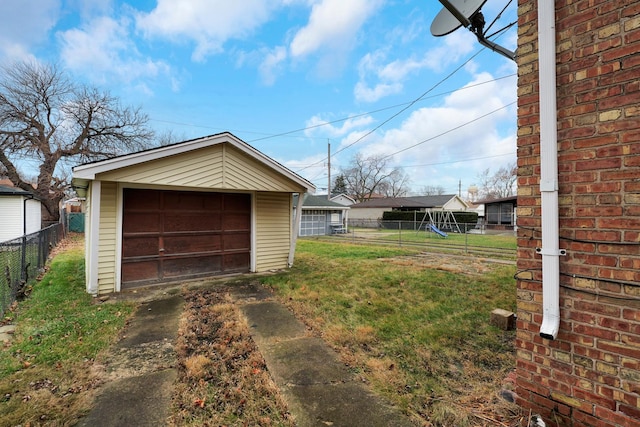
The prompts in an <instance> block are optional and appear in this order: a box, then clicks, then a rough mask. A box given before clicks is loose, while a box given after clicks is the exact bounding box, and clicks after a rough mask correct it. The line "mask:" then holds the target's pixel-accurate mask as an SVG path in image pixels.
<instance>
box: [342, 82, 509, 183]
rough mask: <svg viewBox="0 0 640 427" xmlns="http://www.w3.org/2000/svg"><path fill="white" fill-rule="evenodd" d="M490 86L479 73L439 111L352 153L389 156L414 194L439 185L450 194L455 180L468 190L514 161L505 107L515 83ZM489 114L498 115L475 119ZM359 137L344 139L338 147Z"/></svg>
mask: <svg viewBox="0 0 640 427" xmlns="http://www.w3.org/2000/svg"><path fill="white" fill-rule="evenodd" d="M492 80H493V76H492V75H491V74H489V73H479V74H477V75H476V76H474V78H473V80H472V81H470V82H469V83H468V84H467V85H465V86H464V87H463V88H462V89H460V90H457V91H455V92H454V93H452V94H451V95H449V96H447V97H446V98H445V99H444V102H443V104H442V105H440V106H434V107H425V108H420V109H418V110H415V111H414V112H413V113H411V115H410V116H409V117H408V118H406V120H404V121H403V122H402V123H401V124H400V125H399V126H398V127H396V128H394V129H388V130H385V131H382V130H378V131H376V132H375V133H372V134H371V135H367V136H366V138H364V139H363V140H362V141H360V142H359V143H358V144H357V145H354V146H353V147H354V149H356V150H358V151H361V152H363V153H366V155H367V156H370V155H381V156H392V157H391V159H392V164H394V165H398V166H402V167H405V168H406V171H407V172H409V173H410V174H411V175H412V177H414V179H413V185H414V187H416V188H419V187H420V186H421V185H428V184H432V185H440V183H442V185H443V186H444V187H445V188H446V189H447V190H448V191H452V188H453V187H452V186H454V187H455V186H457V180H458V179H463V181H464V185H467V186H468V185H470V184H471V183H472V181H473V179H474V178H475V177H476V176H477V174H478V173H480V172H481V171H482V170H484V169H486V168H491V169H492V170H495V169H497V168H498V167H500V166H502V165H505V164H506V163H508V162H509V161H514V160H515V150H516V135H515V121H516V111H515V106H510V107H505V106H506V105H507V104H510V103H512V102H513V101H515V86H516V79H515V78H510V79H508V80H501V81H497V82H496V81H492ZM483 82H488V83H485V84H480V83H483ZM502 107H505V108H502ZM494 110H498V111H496V112H495V113H493V114H490V115H488V116H487V117H484V118H481V117H482V116H485V115H487V114H488V113H491V112H492V111H494ZM504 128H507V129H508V132H506V133H505V132H504V130H503V129H504ZM365 133H366V131H364V130H360V131H357V132H352V133H350V134H349V135H347V136H346V137H345V138H344V139H343V140H342V143H341V146H342V147H347V146H349V145H350V144H351V143H353V142H354V141H356V140H357V139H358V138H360V137H362V136H363V135H364V134H365ZM403 150H404V151H403ZM349 153H353V151H349ZM471 159H478V160H471ZM418 166H419V167H418ZM445 177H447V179H448V181H446V182H445V181H443V179H444V178H445ZM425 180H426V181H425Z"/></svg>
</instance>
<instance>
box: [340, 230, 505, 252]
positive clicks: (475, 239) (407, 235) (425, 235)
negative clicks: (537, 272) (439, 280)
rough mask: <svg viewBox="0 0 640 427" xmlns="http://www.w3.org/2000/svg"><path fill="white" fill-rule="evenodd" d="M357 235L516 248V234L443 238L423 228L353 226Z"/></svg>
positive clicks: (443, 243)
mask: <svg viewBox="0 0 640 427" xmlns="http://www.w3.org/2000/svg"><path fill="white" fill-rule="evenodd" d="M351 231H352V232H353V233H354V234H355V235H356V236H357V237H365V238H366V237H367V236H371V235H373V236H375V238H376V239H380V240H384V241H389V242H397V241H402V242H405V243H416V244H420V243H430V242H431V243H437V244H438V245H444V246H464V245H469V246H473V247H478V248H494V249H510V250H511V249H512V250H513V251H514V252H515V250H516V248H517V239H516V236H515V235H513V234H511V235H503V234H473V233H449V232H447V237H446V238H443V237H441V236H438V235H437V234H436V233H433V232H427V231H424V230H421V231H414V230H393V229H384V228H380V229H371V228H355V229H352V230H351Z"/></svg>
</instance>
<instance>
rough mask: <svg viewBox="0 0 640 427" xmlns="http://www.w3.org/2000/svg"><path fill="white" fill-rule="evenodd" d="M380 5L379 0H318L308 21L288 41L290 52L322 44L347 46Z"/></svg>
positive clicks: (308, 50) (298, 52) (303, 51)
mask: <svg viewBox="0 0 640 427" xmlns="http://www.w3.org/2000/svg"><path fill="white" fill-rule="evenodd" d="M381 5H382V1H381V0H350V1H348V2H345V1H343V0H321V1H320V2H317V3H315V4H314V5H313V8H312V10H311V16H309V23H308V24H307V25H306V26H305V27H304V28H302V29H300V30H299V31H298V32H297V33H296V35H295V37H294V38H293V41H292V42H291V46H290V50H291V55H292V56H293V57H300V56H305V55H308V54H310V53H313V52H315V51H317V50H318V49H320V48H324V47H334V48H335V47H339V46H345V45H351V44H352V43H353V39H354V37H355V35H356V34H357V32H358V30H360V27H361V26H362V24H364V22H365V21H366V20H367V18H369V17H370V16H371V15H372V14H373V13H374V12H375V11H376V10H378V8H379V7H380V6H381Z"/></svg>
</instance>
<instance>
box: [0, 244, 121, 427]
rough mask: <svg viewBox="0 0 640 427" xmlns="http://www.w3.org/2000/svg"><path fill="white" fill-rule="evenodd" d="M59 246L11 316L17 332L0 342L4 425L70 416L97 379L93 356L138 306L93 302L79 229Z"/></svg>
mask: <svg viewBox="0 0 640 427" xmlns="http://www.w3.org/2000/svg"><path fill="white" fill-rule="evenodd" d="M61 246H62V250H61V251H60V252H59V253H58V255H56V256H55V258H54V259H53V260H52V261H51V263H50V265H49V267H48V272H47V273H46V274H45V275H44V276H43V277H42V279H41V280H40V281H39V282H37V283H36V284H34V286H33V292H32V293H31V296H30V297H29V298H28V299H27V300H25V301H23V302H21V303H20V304H19V305H18V308H17V309H16V310H15V311H14V312H13V313H11V316H10V317H12V318H13V319H12V320H13V322H14V323H15V324H16V325H17V329H16V333H15V335H14V339H13V341H12V342H11V343H9V344H8V345H6V346H4V347H3V348H2V349H0V413H2V414H3V423H5V424H4V425H20V424H22V425H28V424H32V425H35V424H39V423H41V424H47V423H50V422H51V420H55V423H54V424H51V425H70V424H73V422H74V421H75V420H77V418H78V416H80V415H81V414H82V412H83V411H85V410H86V409H87V407H88V404H89V402H90V399H91V395H92V390H93V389H94V388H95V386H96V385H97V384H98V383H99V382H100V379H99V375H98V373H97V372H94V370H92V367H93V361H94V360H95V358H96V356H97V355H98V353H99V352H101V351H102V350H103V349H105V348H107V347H108V346H109V344H111V343H112V342H114V340H115V339H116V337H117V335H118V332H119V331H120V330H121V329H122V327H123V326H124V324H125V321H126V319H127V318H128V317H129V315H130V314H131V312H132V311H133V309H134V305H133V304H131V303H122V302H119V303H113V304H102V305H96V304H94V303H93V298H92V297H91V296H90V295H89V294H87V293H86V291H85V278H84V252H83V242H82V240H81V237H75V238H74V240H67V241H63V242H61Z"/></svg>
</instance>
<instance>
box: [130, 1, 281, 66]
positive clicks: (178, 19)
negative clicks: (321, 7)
mask: <svg viewBox="0 0 640 427" xmlns="http://www.w3.org/2000/svg"><path fill="white" fill-rule="evenodd" d="M279 3H280V2H279V1H275V0H241V1H240V0H236V1H228V0H181V1H175V0H158V5H157V7H156V8H155V9H154V10H152V11H151V12H150V13H146V14H145V13H140V14H139V15H138V17H137V26H138V28H139V29H140V30H142V31H143V32H144V33H145V34H146V35H147V36H150V37H160V38H168V39H171V40H174V41H180V40H184V39H187V40H191V41H192V42H195V44H196V47H195V50H194V52H193V55H192V58H193V59H194V60H196V61H203V60H204V59H205V58H206V57H207V56H208V55H211V54H216V53H219V52H221V51H222V50H223V45H224V43H225V42H226V41H227V40H228V39H232V38H242V37H245V36H247V35H249V34H251V33H252V32H253V31H254V30H255V29H256V28H257V27H259V26H260V25H262V24H264V23H265V22H266V21H267V20H268V18H269V16H270V13H271V11H272V9H274V8H275V7H276V6H278V5H279Z"/></svg>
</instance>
